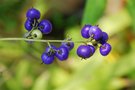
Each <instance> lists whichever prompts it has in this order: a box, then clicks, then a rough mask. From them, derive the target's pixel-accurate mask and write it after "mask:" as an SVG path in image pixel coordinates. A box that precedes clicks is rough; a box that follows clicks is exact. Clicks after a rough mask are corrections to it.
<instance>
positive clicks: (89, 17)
mask: <svg viewBox="0 0 135 90" xmlns="http://www.w3.org/2000/svg"><path fill="white" fill-rule="evenodd" d="M106 2H107V0H87V1H86V7H85V10H84V16H83V20H82V25H84V24H96V22H97V21H98V19H99V18H100V17H101V16H102V15H103V13H104V9H105V6H106Z"/></svg>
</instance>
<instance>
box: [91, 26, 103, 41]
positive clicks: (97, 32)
mask: <svg viewBox="0 0 135 90" xmlns="http://www.w3.org/2000/svg"><path fill="white" fill-rule="evenodd" d="M89 35H90V37H92V38H93V39H95V40H99V39H100V38H101V37H102V31H101V29H100V28H99V27H98V26H91V27H90V30H89Z"/></svg>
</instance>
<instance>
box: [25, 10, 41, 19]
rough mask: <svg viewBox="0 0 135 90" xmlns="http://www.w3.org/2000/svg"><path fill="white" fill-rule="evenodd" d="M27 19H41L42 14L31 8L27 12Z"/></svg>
mask: <svg viewBox="0 0 135 90" xmlns="http://www.w3.org/2000/svg"><path fill="white" fill-rule="evenodd" d="M26 17H27V18H30V19H39V18H40V12H39V11H38V10H37V9H35V8H31V9H29V10H28V11H27V13H26Z"/></svg>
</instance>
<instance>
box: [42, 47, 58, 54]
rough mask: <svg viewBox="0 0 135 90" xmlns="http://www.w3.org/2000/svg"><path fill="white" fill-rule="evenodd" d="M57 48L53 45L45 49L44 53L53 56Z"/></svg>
mask: <svg viewBox="0 0 135 90" xmlns="http://www.w3.org/2000/svg"><path fill="white" fill-rule="evenodd" d="M56 50H57V48H56V47H55V46H54V45H51V47H49V46H48V47H46V50H45V52H46V53H49V54H51V55H55V53H56Z"/></svg>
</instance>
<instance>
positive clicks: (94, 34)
mask: <svg viewBox="0 0 135 90" xmlns="http://www.w3.org/2000/svg"><path fill="white" fill-rule="evenodd" d="M26 17H27V20H26V22H25V28H26V29H27V30H28V32H27V33H26V34H25V35H24V36H25V38H28V39H41V38H42V36H43V34H49V33H50V32H51V31H52V24H51V23H50V22H49V21H48V20H41V21H40V22H39V21H38V20H39V18H40V12H39V11H38V10H37V9H35V8H31V9H29V10H28V11H27V13H26ZM81 35H82V37H83V38H86V39H87V41H85V42H84V43H85V44H84V45H80V46H79V47H78V49H77V55H78V56H79V57H81V58H82V59H87V58H89V57H91V56H92V55H93V54H94V52H95V50H96V49H97V48H98V46H99V45H100V46H99V50H100V53H101V55H103V56H106V55H108V54H109V52H110V51H111V45H110V44H109V43H107V41H108V34H107V33H106V32H103V31H102V30H101V29H100V28H99V27H98V26H92V25H85V26H84V27H83V28H82V30H81ZM89 42H91V43H92V44H91V45H90V44H88V43H89ZM73 47H74V42H73V41H71V38H67V39H66V40H63V42H62V43H61V46H60V47H58V48H57V47H55V46H54V45H50V43H49V42H48V47H46V50H45V51H44V53H43V54H42V55H41V59H42V63H44V64H51V63H53V61H54V60H55V57H56V58H58V59H59V60H60V61H64V60H67V58H68V55H69V51H70V50H72V49H73Z"/></svg>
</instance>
